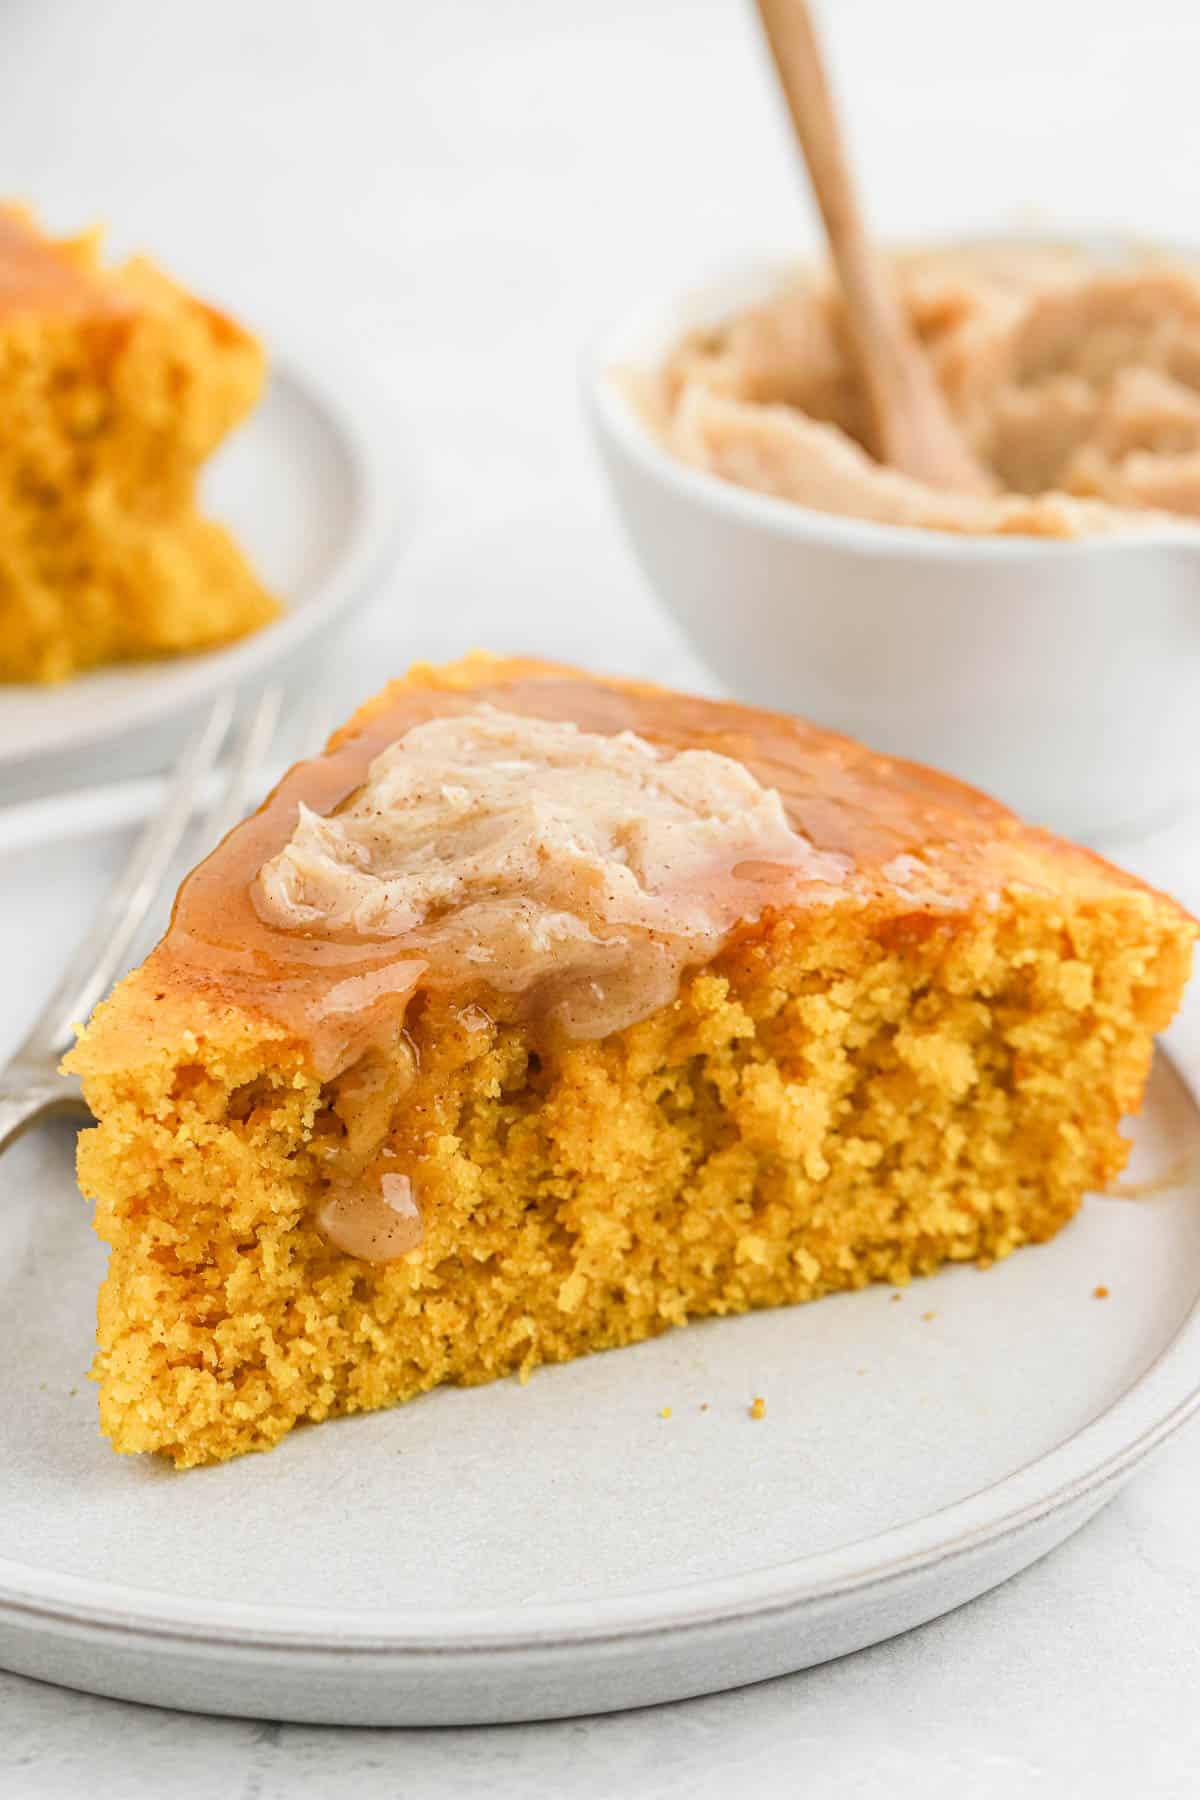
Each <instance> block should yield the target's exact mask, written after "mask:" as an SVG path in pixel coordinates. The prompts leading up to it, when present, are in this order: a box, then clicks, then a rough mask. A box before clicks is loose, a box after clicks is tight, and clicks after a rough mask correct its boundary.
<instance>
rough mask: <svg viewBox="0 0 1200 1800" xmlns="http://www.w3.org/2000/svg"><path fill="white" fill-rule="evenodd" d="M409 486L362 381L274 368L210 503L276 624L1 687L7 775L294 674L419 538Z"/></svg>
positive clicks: (0, 755)
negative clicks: (405, 545) (277, 609)
mask: <svg viewBox="0 0 1200 1800" xmlns="http://www.w3.org/2000/svg"><path fill="white" fill-rule="evenodd" d="M318 371H320V372H319V373H318ZM415 487H416V484H415V481H414V479H413V476H412V473H411V471H410V470H409V469H408V468H407V467H406V466H405V465H404V463H403V462H402V460H401V458H400V455H399V452H398V450H397V446H396V441H395V433H394V430H393V429H392V423H391V421H390V420H389V418H388V417H387V415H386V413H385V411H384V410H383V409H381V407H380V405H379V402H378V400H377V399H376V397H375V395H374V394H373V393H372V392H371V391H370V389H369V388H368V386H367V384H366V382H365V380H364V379H363V377H362V375H361V373H359V372H358V371H356V370H354V369H353V368H347V367H345V366H338V367H336V368H334V367H333V366H332V365H331V364H330V361H329V359H328V357H327V356H325V355H323V354H322V353H321V352H319V351H314V352H312V353H311V354H310V355H309V356H307V357H305V358H303V359H297V360H296V361H294V362H288V361H284V362H281V363H279V364H278V365H277V366H276V367H275V368H274V370H273V372H272V375H271V378H270V380H269V382H268V385H267V389H266V393H265V394H264V396H263V399H262V402H261V404H260V405H259V407H258V409H257V410H256V412H255V413H254V414H253V415H252V416H251V418H250V419H249V420H248V421H247V422H246V423H245V425H243V426H242V427H241V429H240V430H239V431H238V432H237V433H236V434H235V436H234V437H233V438H232V439H231V440H230V442H229V444H228V445H227V446H226V447H225V448H224V449H223V450H222V451H221V453H220V454H219V455H218V456H217V458H216V459H215V460H214V462H213V464H212V465H211V468H210V469H209V470H208V471H206V477H205V489H204V501H205V504H206V505H207V506H208V507H209V508H210V510H211V511H212V513H213V514H214V516H216V517H218V518H220V519H221V520H223V521H224V522H225V523H226V524H228V525H229V526H230V528H231V529H232V530H233V532H234V534H235V535H236V537H237V539H238V541H239V543H241V544H242V545H243V547H244V548H245V550H246V552H247V554H248V555H249V557H250V559H251V561H252V562H253V564H254V567H255V569H256V570H257V571H258V573H259V574H260V575H261V577H262V579H263V580H264V581H265V582H266V584H267V585H268V587H270V588H271V589H272V591H273V592H274V593H276V594H278V595H279V596H280V598H281V599H282V600H283V602H284V606H285V611H284V613H283V615H282V617H281V618H280V619H278V620H277V621H276V622H275V623H273V624H271V625H268V626H266V627H265V628H264V629H263V630H262V631H258V632H255V633H254V634H253V635H252V636H251V637H248V638H243V639H241V641H240V642H238V643H236V644H230V645H228V646H227V647H225V648H223V649H219V650H210V651H204V652H200V653H197V654H195V655H190V656H182V657H174V658H169V659H164V660H162V661H158V662H145V663H126V664H121V665H118V666H116V667H113V668H105V669H96V670H93V671H92V672H90V673H88V674H85V675H80V676H78V677H76V678H75V679H74V680H73V681H69V682H65V683H63V684H62V685H61V686H57V687H26V686H18V685H12V684H0V768H3V767H5V766H12V765H20V764H25V763H29V762H30V761H31V760H35V759H40V758H44V757H47V756H50V755H53V754H55V753H61V752H71V751H76V750H79V749H81V748H83V747H85V746H88V745H92V744H97V743H100V742H102V741H103V740H105V739H111V738H113V737H115V736H117V735H119V734H123V733H128V732H131V731H134V730H136V729H137V728H139V727H145V726H149V725H151V724H153V723H154V722H155V721H158V720H164V719H177V718H178V717H179V715H180V714H181V713H185V712H186V711H187V710H188V709H189V708H191V707H193V706H195V705H196V704H197V703H198V702H200V701H202V700H203V699H205V698H206V697H207V696H208V695H210V694H214V693H216V692H217V691H218V690H219V689H222V688H225V687H230V686H234V687H236V686H239V685H241V684H243V683H246V682H249V681H253V680H254V679H256V678H258V677H260V676H261V675H262V674H263V673H265V671H267V670H268V669H274V668H286V667H287V665H288V664H289V663H290V662H291V661H292V660H293V659H294V658H296V657H297V656H299V655H300V654H301V653H302V652H303V651H305V650H307V649H310V648H311V647H312V643H313V640H314V639H316V638H318V637H319V636H320V635H321V634H322V633H323V632H326V631H329V630H331V629H333V628H334V627H335V626H336V624H337V623H338V621H339V620H340V619H341V618H342V617H343V616H344V615H345V614H346V612H347V611H348V610H349V609H350V608H351V607H352V606H353V605H354V604H355V603H356V602H357V601H358V600H361V599H363V598H365V596H366V595H367V593H368V592H369V590H370V588H371V585H372V583H373V582H374V581H376V580H377V579H378V577H379V575H380V574H381V572H382V570H383V568H384V566H385V564H386V560H387V558H388V556H389V554H391V553H393V552H394V551H395V550H396V549H397V548H398V547H399V543H400V541H401V538H402V537H403V535H404V534H405V532H406V530H407V529H409V528H411V524H412V522H413V518H414V516H415V511H416V505H417V502H416V494H415Z"/></svg>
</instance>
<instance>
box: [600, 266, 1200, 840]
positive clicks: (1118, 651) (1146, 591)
mask: <svg viewBox="0 0 1200 1800" xmlns="http://www.w3.org/2000/svg"><path fill="white" fill-rule="evenodd" d="M786 267H787V264H786V263H785V262H783V261H781V260H772V261H764V262H762V263H760V264H759V265H758V266H756V267H752V268H750V269H746V268H745V267H743V268H742V269H741V270H740V271H739V272H737V273H736V274H734V275H733V276H728V275H727V276H725V277H723V278H721V279H718V280H715V281H709V282H708V283H706V284H703V285H702V286H699V287H697V288H695V289H693V290H692V291H691V292H690V294H689V296H688V297H687V298H686V299H684V300H680V298H679V296H678V295H675V296H673V297H665V298H660V299H652V300H650V301H649V302H645V303H643V304H642V305H640V306H638V307H637V308H636V309H634V310H633V311H632V312H631V313H630V314H629V315H627V316H626V317H625V318H623V319H622V320H621V321H620V322H619V323H618V325H617V326H616V327H615V328H614V329H611V330H610V331H608V332H606V333H605V334H604V335H603V336H602V338H601V339H600V340H599V341H598V342H597V343H596V344H595V345H594V346H593V347H592V349H591V350H590V351H589V352H588V354H587V356H586V358H585V365H584V383H585V392H586V396H587V401H588V410H589V413H590V415H591V419H592V422H593V425H594V428H595V432H596V436H597V438H598V441H599V445H600V450H601V453H602V457H603V461H604V465H605V468H606V470H607V472H608V476H609V479H610V481H611V484H612V489H613V492H614V494H615V496H616V501H617V506H618V509H619V511H620V514H621V517H622V519H623V521H624V524H625V528H626V530H627V531H628V534H629V537H630V539H631V540H632V543H633V546H634V549H635V550H636V552H637V555H638V557H639V558H640V560H641V563H642V566H643V568H644V569H645V571H646V574H647V575H648V576H649V578H650V580H651V582H652V583H653V585H654V587H655V589H656V590H657V592H658V595H659V597H660V598H661V599H662V601H663V602H664V603H665V605H666V606H667V607H668V609H669V610H670V611H671V613H672V614H673V615H674V616H675V618H676V619H677V620H678V622H679V624H680V625H681V626H682V627H683V629H684V630H685V632H686V633H687V635H688V637H689V638H690V640H691V641H692V643H693V645H694V646H695V648H696V649H697V651H698V652H699V653H700V655H701V656H702V657H703V658H704V660H705V661H706V662H707V664H708V666H709V667H710V668H711V669H712V671H713V672H714V674H715V675H716V676H717V678H718V679H719V680H720V682H721V683H722V685H723V686H724V687H725V688H726V689H728V690H729V691H730V692H731V693H732V694H734V695H736V696H737V697H738V698H743V699H747V700H751V701H755V702H758V703H760V704H762V705H765V706H770V707H775V708H778V709H781V710H784V711H789V712H797V713H802V714H804V715H806V716H807V717H809V718H812V719H815V720H817V721H818V722H819V723H821V724H823V725H827V726H831V727H834V728H835V729H837V730H839V731H845V732H849V733H850V734H851V735H853V736H854V737H858V738H862V739H864V740H865V741H866V742H867V743H869V744H871V745H873V746H874V747H875V748H877V749H880V750H884V751H887V752H889V753H891V754H895V755H900V756H907V757H913V758H915V759H916V760H917V761H919V762H925V763H930V764H932V765H933V766H934V767H937V768H942V769H946V770H949V771H950V772H951V773H953V774H955V775H958V776H960V777H961V778H963V779H964V780H966V781H970V782H973V783H974V784H975V785H977V786H979V787H981V788H984V789H985V790H987V791H988V792H990V793H993V794H995V795H996V796H998V797H999V798H1000V799H1002V800H1005V801H1007V802H1008V804H1009V805H1010V806H1013V807H1015V808H1016V809H1017V811H1018V812H1020V813H1022V814H1023V815H1024V816H1025V817H1027V818H1029V819H1030V820H1033V821H1035V822H1038V823H1041V824H1045V825H1049V826H1050V827H1052V828H1053V829H1054V830H1057V831H1062V832H1065V833H1067V834H1068V835H1071V836H1075V837H1082V838H1085V839H1091V840H1098V839H1104V838H1106V837H1113V836H1118V835H1124V834H1126V833H1129V832H1132V831H1138V830H1141V829H1144V828H1146V827H1148V826H1150V825H1152V824H1153V823H1155V822H1157V821H1159V820H1161V819H1164V818H1166V817H1169V816H1170V815H1171V814H1172V813H1174V812H1176V811H1178V810H1179V809H1180V808H1181V807H1182V806H1183V805H1185V804H1186V803H1187V802H1188V801H1189V800H1190V799H1191V798H1192V797H1193V796H1194V795H1196V794H1197V792H1200V530H1196V529H1192V528H1188V527H1176V528H1173V529H1168V530H1164V529H1161V528H1156V527H1154V526H1148V527H1147V529H1146V530H1145V531H1144V532H1138V533H1136V534H1126V535H1122V536H1120V537H1116V536H1114V537H1111V538H1107V539H1097V538H1093V539H1085V540H1081V541H1077V542H1054V541H1048V540H1039V539H1034V538H1015V537H1014V538H970V537H958V536H953V535H950V534H943V533H938V532H933V531H923V530H914V529H910V528H904V527H899V526H891V525H877V524H871V523H867V522H860V521H857V520H853V519H844V518H835V517H832V516H829V515H826V514H822V513H818V512H814V511H810V510H809V509H808V508H806V507H803V506H798V505H795V504H794V503H793V502H791V501H786V500H776V499H773V498H771V497H769V496H765V495H761V494H756V493H752V492H749V491H748V490H746V489H742V488H739V487H736V486H734V485H733V484H732V483H730V482H726V481H723V480H721V479H720V478H719V477H717V476H713V475H708V474H705V473H703V472H702V471H698V470H695V469H692V468H688V467H686V466H685V465H684V464H682V463H679V462H677V461H676V460H675V459H674V458H673V457H672V456H670V455H668V453H667V452H666V451H665V450H664V449H662V448H661V447H660V446H659V444H658V443H657V442H656V441H655V439H654V438H653V436H652V435H651V434H650V432H649V431H647V429H646V428H645V427H644V425H643V424H642V422H641V421H640V419H639V418H638V416H637V413H636V411H635V409H634V407H633V406H632V405H631V403H630V401H629V400H628V398H627V397H626V395H625V393H624V392H623V390H622V387H621V385H620V382H619V381H618V380H617V379H616V377H615V371H618V370H620V369H622V368H630V367H651V366H653V365H654V363H655V362H657V361H658V360H659V359H660V358H661V357H662V356H663V355H664V354H665V353H666V351H667V350H668V349H669V348H670V346H671V345H672V344H673V343H674V342H675V341H676V340H677V339H678V337H679V336H680V335H681V334H682V333H683V332H684V331H685V330H688V329H690V328H691V327H693V326H697V325H701V324H711V323H715V322H716V321H717V320H719V319H721V318H724V317H727V316H728V315H729V314H730V313H731V312H734V311H736V310H737V309H739V308H740V307H742V306H745V305H748V304H750V303H752V302H753V301H754V300H756V299H761V298H763V297H764V296H765V295H766V294H768V293H769V292H771V291H772V289H774V288H775V287H776V286H777V285H778V283H779V281H780V279H781V277H782V275H783V273H784V271H785V270H786Z"/></svg>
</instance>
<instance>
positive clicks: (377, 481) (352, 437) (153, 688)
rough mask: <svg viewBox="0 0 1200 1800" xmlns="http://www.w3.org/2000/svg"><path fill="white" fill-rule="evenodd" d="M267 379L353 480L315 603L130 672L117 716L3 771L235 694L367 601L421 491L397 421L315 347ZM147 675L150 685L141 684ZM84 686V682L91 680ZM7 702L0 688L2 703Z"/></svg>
mask: <svg viewBox="0 0 1200 1800" xmlns="http://www.w3.org/2000/svg"><path fill="white" fill-rule="evenodd" d="M268 379H269V380H270V381H273V382H278V383H279V384H280V385H281V386H282V387H285V388H290V389H291V390H292V391H293V392H294V393H296V394H298V395H299V396H300V397H301V398H302V399H303V400H305V401H306V402H308V404H309V405H310V406H313V407H314V408H315V410H316V411H317V413H318V414H319V416H320V417H321V419H322V420H323V421H324V422H325V424H326V426H327V428H328V429H329V430H330V432H331V435H332V437H333V438H334V439H335V441H336V443H337V447H338V450H339V452H340V454H341V455H342V457H343V458H344V459H345V461H346V462H347V463H348V465H349V467H350V469H351V472H352V476H353V481H354V502H355V503H354V514H353V520H352V524H351V527H350V531H349V535H348V538H347V541H346V543H345V544H344V546H343V547H342V549H341V551H340V552H339V555H338V558H337V561H336V563H335V565H334V567H333V568H332V569H331V570H330V571H329V573H328V575H327V576H326V578H325V580H324V581H323V582H322V584H321V587H320V590H319V592H318V593H317V595H316V596H314V597H313V598H312V599H310V600H308V601H307V602H306V603H305V604H304V605H302V606H297V607H294V608H292V609H290V610H288V611H287V612H285V613H284V615H283V616H282V618H280V619H277V620H275V621H273V622H272V623H271V624H269V625H266V626H264V627H263V628H262V629H261V630H259V631H256V632H254V633H252V634H251V636H249V637H247V638H243V639H241V640H240V641H239V642H238V643H235V644H228V645H225V646H224V647H220V648H217V649H215V650H208V651H201V652H198V653H196V654H194V655H189V656H184V657H178V658H173V659H170V660H166V661H153V662H149V663H146V664H144V665H142V664H128V665H124V666H123V667H124V672H126V673H127V674H128V676H129V682H128V688H127V689H123V691H122V693H121V705H120V708H119V714H118V716H112V717H109V718H107V719H106V718H100V717H97V716H96V715H95V714H93V715H91V716H90V717H89V719H88V720H87V722H86V724H82V725H81V726H80V727H79V728H78V729H77V730H74V731H71V732H70V733H69V734H67V733H62V734H59V735H53V736H50V735H45V734H44V735H43V736H42V737H41V738H39V739H36V740H35V741H34V742H32V743H28V744H22V745H20V746H19V747H16V748H14V747H12V746H11V745H6V744H5V743H4V741H3V740H2V739H0V766H3V767H20V765H21V764H23V763H29V762H34V761H36V760H38V759H39V758H43V757H48V756H55V755H60V754H63V753H65V752H69V751H72V750H80V749H85V748H86V747H88V746H89V745H93V744H99V743H105V742H108V741H110V740H111V739H113V738H115V737H122V736H125V735H126V734H127V733H129V732H132V731H136V730H138V729H140V728H143V727H145V726H148V725H150V724H152V723H153V722H154V721H155V720H158V719H161V718H162V717H164V715H166V714H168V713H171V712H177V711H179V710H181V709H184V710H186V709H187V708H190V707H192V706H194V705H196V704H198V703H199V702H200V701H202V700H203V699H204V698H205V697H206V696H207V695H209V694H212V693H215V692H216V691H217V690H218V689H220V688H223V687H231V688H237V687H238V686H239V685H240V684H241V683H243V682H244V681H246V680H247V679H250V678H252V677H254V676H256V675H259V674H261V673H262V672H263V671H265V670H267V669H269V668H270V667H271V666H272V665H273V664H275V663H277V662H280V661H283V660H285V659H286V658H287V657H288V656H289V655H290V654H291V653H292V652H294V651H296V650H298V649H299V648H300V647H301V645H303V644H304V643H305V642H306V641H307V640H308V639H309V638H310V637H311V636H313V635H314V634H315V633H317V632H319V631H320V630H321V629H322V628H323V627H326V626H328V625H330V624H331V623H332V622H333V621H334V620H336V619H337V618H339V617H341V616H342V615H343V614H344V613H345V612H346V611H347V610H348V609H349V608H351V607H352V606H353V605H354V604H355V603H356V602H358V601H360V600H362V599H365V597H366V594H367V592H368V590H369V589H370V587H371V585H372V583H373V581H374V580H375V579H376V578H377V576H378V574H379V573H380V571H381V569H382V568H383V567H384V566H385V565H386V564H387V562H388V561H390V559H391V558H392V556H393V555H394V554H395V553H396V552H397V550H398V549H399V546H400V543H401V541H402V539H403V537H404V536H405V535H406V533H407V530H408V529H409V528H410V527H411V522H412V518H413V516H414V515H415V512H416V506H417V501H418V497H419V492H420V483H419V481H418V478H417V475H416V472H415V468H414V466H413V464H412V461H411V458H410V457H409V456H408V455H407V454H406V453H405V452H404V451H403V450H402V449H400V448H399V447H398V445H399V442H400V440H399V436H398V434H397V433H396V430H395V420H394V418H393V417H392V416H391V414H390V412H389V410H388V408H387V407H386V406H385V405H383V404H382V403H381V402H380V399H379V395H378V390H377V388H376V387H374V386H373V385H372V384H371V382H370V381H369V379H368V377H367V374H366V371H365V369H364V368H363V367H362V366H361V365H360V364H358V363H357V362H356V361H355V359H354V357H353V356H348V355H346V353H345V352H344V351H341V350H334V349H332V348H331V346H330V345H328V344H327V343H323V342H321V341H320V340H318V339H311V340H303V341H294V342H292V343H290V344H287V345H285V347H284V348H283V349H282V350H280V351H278V352H275V353H273V355H272V360H271V369H270V374H269V377H268ZM143 674H144V675H145V676H146V679H145V680H144V681H143V680H140V679H139V677H140V676H142V675H143ZM79 679H80V680H83V681H86V680H87V675H86V674H84V675H83V676H81V677H79ZM2 699H3V689H0V703H2Z"/></svg>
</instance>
